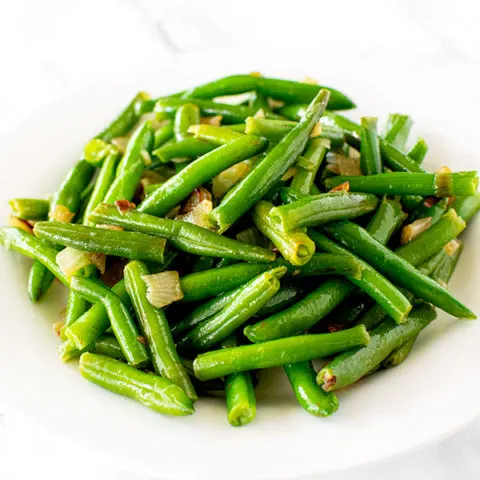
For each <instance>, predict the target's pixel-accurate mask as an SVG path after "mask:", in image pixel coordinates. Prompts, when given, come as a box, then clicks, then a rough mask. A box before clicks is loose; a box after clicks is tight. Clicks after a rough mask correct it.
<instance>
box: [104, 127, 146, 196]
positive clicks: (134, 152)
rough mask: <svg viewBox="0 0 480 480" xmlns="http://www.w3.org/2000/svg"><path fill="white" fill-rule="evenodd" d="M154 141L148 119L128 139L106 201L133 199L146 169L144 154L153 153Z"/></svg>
mask: <svg viewBox="0 0 480 480" xmlns="http://www.w3.org/2000/svg"><path fill="white" fill-rule="evenodd" d="M153 141H154V132H153V128H152V125H151V123H150V122H148V121H147V122H145V123H144V124H143V125H141V126H140V127H139V128H138V129H137V130H136V131H135V132H134V134H133V135H132V137H131V138H130V140H129V141H128V145H127V148H126V150H125V154H124V155H123V158H122V159H121V160H120V163H119V164H118V167H117V171H116V176H115V180H114V181H113V183H112V184H111V185H110V188H109V189H108V191H107V193H106V195H105V198H104V201H105V202H106V203H114V202H115V201H117V200H129V201H130V200H132V198H133V196H134V194H135V192H136V190H137V187H138V184H139V182H140V179H141V177H142V173H143V170H144V169H145V159H144V155H149V154H150V153H151V151H152V148H153Z"/></svg>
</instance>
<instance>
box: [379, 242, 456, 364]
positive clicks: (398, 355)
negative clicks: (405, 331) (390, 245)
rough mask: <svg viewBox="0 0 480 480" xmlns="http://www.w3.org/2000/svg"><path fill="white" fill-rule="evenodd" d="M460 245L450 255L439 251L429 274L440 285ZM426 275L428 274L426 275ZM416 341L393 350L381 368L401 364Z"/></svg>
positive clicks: (444, 282)
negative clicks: (435, 263) (439, 258)
mask: <svg viewBox="0 0 480 480" xmlns="http://www.w3.org/2000/svg"><path fill="white" fill-rule="evenodd" d="M462 247H463V245H462V243H459V247H458V248H457V249H456V250H455V252H454V253H453V254H452V255H449V254H447V253H446V251H445V250H444V249H442V250H440V252H439V253H440V254H441V260H440V262H439V264H438V265H437V266H436V267H435V269H434V270H433V272H432V273H431V277H432V278H433V279H434V280H435V281H436V282H437V283H440V285H442V286H444V287H446V286H447V284H448V281H449V280H450V278H451V276H452V274H453V271H454V270H455V266H456V264H457V262H458V259H459V257H460V254H461V252H462ZM427 274H428V273H427ZM416 340H417V336H415V337H412V338H411V339H410V340H407V341H406V342H405V343H404V344H402V345H401V346H400V347H398V348H397V349H395V350H394V351H393V352H392V353H391V354H390V355H389V356H388V357H387V358H386V359H385V360H384V361H383V362H382V368H391V367H396V366H398V365H400V364H401V363H403V362H404V361H405V360H406V359H407V357H408V356H409V355H410V353H411V351H412V349H413V345H414V344H415V341H416Z"/></svg>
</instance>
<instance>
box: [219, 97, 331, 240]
mask: <svg viewBox="0 0 480 480" xmlns="http://www.w3.org/2000/svg"><path fill="white" fill-rule="evenodd" d="M328 95H329V94H328V92H327V91H326V90H322V91H321V92H320V93H319V94H318V95H317V97H315V99H314V100H313V101H312V103H311V105H310V106H309V108H308V111H307V113H306V115H305V117H304V118H303V120H302V121H300V122H299V124H298V125H297V126H296V127H295V128H293V129H292V130H291V131H290V132H289V133H288V134H287V135H286V136H285V137H284V138H283V139H282V140H281V141H280V143H278V144H277V145H276V146H275V147H274V148H273V149H272V150H271V151H270V152H269V153H267V155H266V157H265V158H264V159H263V160H262V161H261V162H260V163H258V164H256V165H255V167H254V168H253V170H252V171H251V172H250V173H249V174H248V175H247V176H246V177H244V178H243V179H242V180H241V181H240V182H239V183H237V185H235V187H234V188H233V189H232V190H230V191H229V193H228V195H227V196H226V197H225V198H224V199H223V201H222V203H221V204H220V205H219V206H218V207H216V208H215V209H214V210H212V212H211V213H210V218H211V219H212V221H213V222H214V223H215V224H216V226H217V229H218V230H219V231H220V233H221V232H224V231H225V230H227V229H228V228H229V227H230V226H231V225H232V224H233V223H235V221H236V220H238V219H239V218H240V217H241V216H242V215H243V214H244V213H245V212H247V211H248V210H249V209H250V208H251V207H252V206H253V205H254V204H255V203H256V202H257V201H258V200H260V199H261V198H262V197H264V196H265V195H266V194H267V193H268V192H269V191H270V190H271V188H272V187H273V186H274V185H275V184H276V183H277V182H278V181H279V180H280V179H281V178H282V177H283V175H284V174H285V172H286V171H287V170H288V169H289V168H290V167H291V166H292V165H294V163H295V162H296V160H297V158H298V156H299V155H300V153H301V152H302V151H303V149H304V148H305V145H306V143H307V141H308V136H309V134H310V132H311V130H312V128H313V126H314V125H315V123H317V121H318V120H319V118H320V117H321V115H322V114H323V112H324V110H325V105H326V103H327V101H328Z"/></svg>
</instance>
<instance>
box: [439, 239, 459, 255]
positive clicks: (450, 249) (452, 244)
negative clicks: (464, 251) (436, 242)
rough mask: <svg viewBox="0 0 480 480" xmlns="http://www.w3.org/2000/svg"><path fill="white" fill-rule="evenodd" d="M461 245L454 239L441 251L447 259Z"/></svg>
mask: <svg viewBox="0 0 480 480" xmlns="http://www.w3.org/2000/svg"><path fill="white" fill-rule="evenodd" d="M461 245H462V242H460V240H457V239H456V238H454V239H453V240H450V241H449V242H448V243H447V244H446V245H445V246H444V247H443V249H444V250H445V252H446V253H447V255H448V256H449V257H451V256H452V255H453V254H454V253H455V252H456V251H457V250H458V249H459V248H460V247H461Z"/></svg>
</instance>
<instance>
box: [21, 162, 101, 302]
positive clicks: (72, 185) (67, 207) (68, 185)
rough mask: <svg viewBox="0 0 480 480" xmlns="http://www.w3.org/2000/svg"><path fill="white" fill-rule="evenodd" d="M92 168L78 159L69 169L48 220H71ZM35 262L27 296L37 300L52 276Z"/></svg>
mask: <svg viewBox="0 0 480 480" xmlns="http://www.w3.org/2000/svg"><path fill="white" fill-rule="evenodd" d="M94 170H95V169H94V167H93V166H92V165H90V164H89V163H88V162H86V161H85V160H80V161H79V162H77V163H76V164H75V165H74V166H73V167H72V168H71V169H70V171H69V172H68V173H67V175H66V177H65V178H64V180H63V182H62V184H61V185H60V188H59V189H58V191H57V192H56V193H55V194H54V195H53V197H52V200H51V202H50V212H49V219H50V220H57V221H61V222H71V221H72V220H73V218H74V216H75V214H76V213H78V210H79V208H80V205H81V195H82V192H83V191H84V190H85V188H86V187H87V186H88V184H89V183H90V180H91V178H92V176H93V173H94ZM35 263H36V261H34V267H33V269H34V270H33V272H30V281H29V288H31V289H32V290H29V296H30V298H31V299H36V300H38V299H39V298H40V296H41V294H42V293H45V292H46V291H47V290H48V288H49V287H50V285H51V283H52V281H53V277H52V276H51V275H49V274H48V273H47V269H46V268H42V267H41V266H40V265H38V264H37V265H35ZM40 263H41V262H40ZM52 273H53V272H52Z"/></svg>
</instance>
